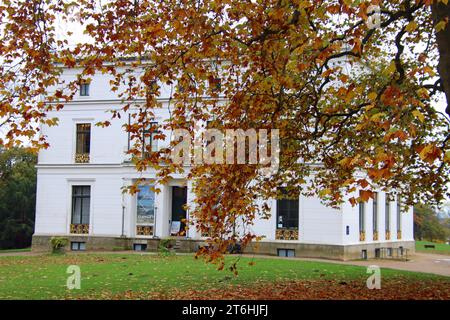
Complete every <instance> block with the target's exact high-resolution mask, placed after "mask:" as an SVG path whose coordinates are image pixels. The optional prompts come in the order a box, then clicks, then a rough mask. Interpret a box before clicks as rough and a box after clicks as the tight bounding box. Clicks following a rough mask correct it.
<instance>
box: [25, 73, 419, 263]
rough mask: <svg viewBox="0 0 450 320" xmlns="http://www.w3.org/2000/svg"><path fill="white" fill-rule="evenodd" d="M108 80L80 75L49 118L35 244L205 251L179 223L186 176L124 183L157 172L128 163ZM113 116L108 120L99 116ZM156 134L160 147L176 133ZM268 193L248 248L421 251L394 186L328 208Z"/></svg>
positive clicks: (164, 112) (187, 197)
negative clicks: (54, 240)
mask: <svg viewBox="0 0 450 320" xmlns="http://www.w3.org/2000/svg"><path fill="white" fill-rule="evenodd" d="M78 73H79V70H77V69H66V70H65V71H64V73H63V76H62V77H63V78H65V79H66V80H67V81H71V80H73V79H76V77H77V74H78ZM109 81H110V77H109V76H108V75H104V74H97V75H95V76H93V78H92V79H91V81H90V82H89V83H82V84H81V85H80V90H79V91H78V93H77V96H76V97H74V99H73V101H71V102H68V103H66V104H65V107H64V108H63V109H62V110H60V111H57V112H54V114H52V113H49V114H48V116H49V117H53V116H55V117H58V118H59V124H58V126H53V127H47V126H42V127H41V130H42V134H43V135H45V136H46V137H47V141H48V142H49V144H50V147H49V148H48V149H46V150H42V151H40V153H39V159H38V165H37V177H38V180H37V203H36V223H35V232H34V235H33V250H50V244H49V240H50V239H51V237H52V236H61V237H66V238H68V239H69V242H70V245H69V248H68V249H69V250H147V251H156V250H157V249H158V246H159V243H160V241H161V239H167V238H170V239H172V241H173V242H174V247H175V249H176V250H179V251H180V252H193V251H195V250H197V249H198V246H200V245H202V244H203V243H204V238H203V237H202V235H201V234H199V233H198V232H197V231H196V230H195V228H192V227H191V228H190V229H189V230H187V231H186V232H185V233H183V232H181V230H183V229H184V223H183V221H184V219H186V218H187V219H188V218H189V211H186V210H184V204H190V203H192V201H193V199H194V194H193V192H192V182H191V181H187V180H186V176H185V175H182V174H175V175H173V177H172V179H171V180H170V181H169V182H168V183H167V184H165V185H158V186H156V187H157V188H159V189H160V190H161V192H159V193H154V192H153V191H152V189H151V188H150V186H149V185H144V184H143V185H142V186H140V187H139V189H140V191H139V192H138V193H137V194H134V195H131V194H129V193H123V192H122V190H123V188H124V187H127V186H129V185H132V184H133V183H134V182H135V181H136V179H141V178H144V179H148V180H149V181H150V180H151V179H153V178H155V174H156V172H155V171H153V170H152V169H149V170H148V171H145V172H137V171H136V169H135V167H134V165H133V164H132V163H131V162H130V156H129V155H127V153H126V152H127V151H128V149H129V145H130V141H129V137H128V136H127V134H126V132H125V131H124V130H123V127H122V126H123V124H124V121H128V116H122V119H117V118H116V119H113V120H111V119H110V114H109V113H108V112H107V111H108V110H111V109H114V108H116V109H120V106H121V103H122V102H121V100H120V99H119V98H118V97H117V95H116V94H115V93H114V92H112V91H110V90H108V89H109ZM169 95H170V88H164V87H163V89H162V90H161V97H160V98H159V100H160V102H161V103H162V108H161V109H158V110H156V111H155V114H156V120H155V121H157V122H162V121H164V119H167V118H168V117H169V116H170V115H169V110H168V108H169V106H168V103H169ZM129 112H132V110H129ZM124 119H125V120H124ZM105 120H109V121H110V122H111V125H110V126H109V127H106V128H101V127H98V126H96V125H95V124H96V123H98V122H100V121H105ZM167 136H169V135H168V134H167ZM167 139H169V138H167ZM148 143H152V148H155V149H156V148H160V147H163V146H164V145H167V144H169V141H168V140H167V141H162V140H152V139H150V141H149V142H148ZM265 201H268V203H269V205H270V208H271V217H270V218H269V219H257V220H256V221H255V224H254V225H253V226H252V228H253V231H254V232H255V233H256V234H257V235H263V236H264V239H263V240H262V241H260V242H259V243H258V245H251V246H250V247H248V248H246V251H247V252H249V253H255V254H258V253H259V254H269V255H279V256H297V257H322V258H331V259H340V260H348V259H359V258H373V257H384V256H388V257H395V256H404V255H406V254H408V255H409V254H412V253H413V252H414V239H413V212H412V208H411V209H409V210H408V211H407V212H402V208H401V199H398V198H397V197H396V196H395V192H394V191H393V192H392V193H391V194H387V193H385V192H381V191H380V192H378V193H376V196H375V199H374V200H370V201H369V202H367V203H364V204H360V205H359V206H355V207H352V206H351V205H350V203H348V202H346V203H344V204H343V205H342V206H341V208H340V209H333V208H329V207H326V206H324V205H323V204H321V202H320V200H319V198H316V197H304V196H300V197H299V198H298V199H294V200H287V199H265Z"/></svg>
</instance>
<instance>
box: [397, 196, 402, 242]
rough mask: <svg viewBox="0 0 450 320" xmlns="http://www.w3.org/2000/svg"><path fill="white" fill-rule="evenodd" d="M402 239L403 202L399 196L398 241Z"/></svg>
mask: <svg viewBox="0 0 450 320" xmlns="http://www.w3.org/2000/svg"><path fill="white" fill-rule="evenodd" d="M401 238H402V201H401V198H400V196H397V239H401Z"/></svg>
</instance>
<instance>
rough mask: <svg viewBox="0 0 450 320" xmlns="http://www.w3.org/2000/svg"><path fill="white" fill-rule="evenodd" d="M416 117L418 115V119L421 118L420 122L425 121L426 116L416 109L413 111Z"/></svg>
mask: <svg viewBox="0 0 450 320" xmlns="http://www.w3.org/2000/svg"><path fill="white" fill-rule="evenodd" d="M412 114H413V115H414V117H416V118H417V119H419V120H420V122H424V121H425V116H424V115H423V113H422V112H420V111H419V110H414V111H413V113H412Z"/></svg>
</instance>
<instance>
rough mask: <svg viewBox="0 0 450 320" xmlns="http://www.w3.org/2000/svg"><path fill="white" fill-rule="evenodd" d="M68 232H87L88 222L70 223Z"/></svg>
mask: <svg viewBox="0 0 450 320" xmlns="http://www.w3.org/2000/svg"><path fill="white" fill-rule="evenodd" d="M70 233H73V234H89V224H87V223H85V224H75V223H72V224H71V225H70Z"/></svg>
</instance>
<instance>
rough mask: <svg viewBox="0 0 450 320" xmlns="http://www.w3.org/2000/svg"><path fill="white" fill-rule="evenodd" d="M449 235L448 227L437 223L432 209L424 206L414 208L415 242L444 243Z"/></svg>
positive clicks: (439, 222) (437, 220)
mask: <svg viewBox="0 0 450 320" xmlns="http://www.w3.org/2000/svg"><path fill="white" fill-rule="evenodd" d="M449 234H450V233H449V229H448V227H447V226H446V225H445V224H444V223H442V222H441V221H439V219H438V218H437V215H436V212H435V211H434V210H433V209H431V208H430V207H427V206H424V205H419V206H416V207H414V238H415V239H416V240H429V241H446V240H447V239H448V236H449Z"/></svg>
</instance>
